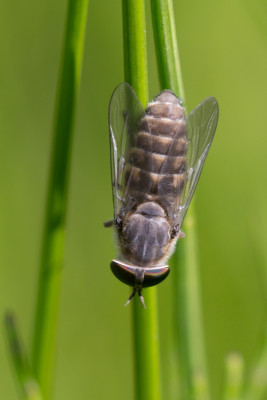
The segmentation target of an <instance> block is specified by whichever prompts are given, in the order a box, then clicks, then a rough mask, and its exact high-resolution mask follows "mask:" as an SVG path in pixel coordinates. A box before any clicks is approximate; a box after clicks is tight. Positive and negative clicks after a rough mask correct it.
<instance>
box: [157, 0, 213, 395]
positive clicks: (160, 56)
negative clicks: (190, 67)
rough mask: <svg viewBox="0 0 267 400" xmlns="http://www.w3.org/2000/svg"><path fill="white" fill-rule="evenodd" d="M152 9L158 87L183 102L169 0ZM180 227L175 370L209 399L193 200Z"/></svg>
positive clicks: (175, 295) (175, 292)
mask: <svg viewBox="0 0 267 400" xmlns="http://www.w3.org/2000/svg"><path fill="white" fill-rule="evenodd" d="M151 12H152V22H153V31H154V38H155V47H156V50H157V60H158V70H159V77H160V85H161V89H162V90H163V89H171V90H172V91H173V92H174V93H176V94H177V95H179V96H180V97H181V98H182V99H183V100H184V103H185V93H184V86H183V79H182V73H181V64H180V58H179V50H178V43H177V39H176V29H175V20H174V11H173V3H172V0H151ZM183 230H185V232H186V238H185V239H183V240H181V242H179V243H178V246H177V248H176V251H175V253H174V256H173V258H172V260H171V266H172V271H171V272H172V273H171V279H172V281H173V303H174V336H173V340H174V341H173V346H172V347H173V349H174V351H176V352H177V355H178V351H179V356H180V369H179V372H178V371H177V373H180V374H181V375H182V380H181V381H183V382H186V384H185V385H184V387H183V388H181V390H182V392H183V397H182V398H186V397H189V398H190V399H191V398H193V399H200V398H201V399H209V382H208V376H207V375H208V374H207V367H206V357H205V346H204V338H203V336H204V334H203V326H202V325H203V322H202V309H201V295H200V285H199V265H198V246H197V235H196V223H195V213H194V206H193V203H192V204H191V206H190V209H189V210H188V213H187V216H186V219H185V221H184V224H183ZM177 344H178V346H179V349H178V348H177ZM200 382H201V384H200ZM189 393H190V394H189ZM177 396H178V394H177Z"/></svg>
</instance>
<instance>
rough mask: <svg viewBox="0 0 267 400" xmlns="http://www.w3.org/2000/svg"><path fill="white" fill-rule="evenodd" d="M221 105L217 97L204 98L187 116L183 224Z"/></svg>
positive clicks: (180, 215)
mask: <svg viewBox="0 0 267 400" xmlns="http://www.w3.org/2000/svg"><path fill="white" fill-rule="evenodd" d="M218 116H219V106H218V102H217V100H216V99H215V97H208V98H207V99H205V100H203V101H202V102H201V103H200V104H199V105H198V106H197V107H196V108H194V110H193V111H191V113H190V114H189V115H188V116H187V117H186V129H187V139H188V144H187V152H186V170H187V180H186V185H185V188H184V190H183V192H182V195H181V198H180V200H179V206H178V221H179V223H180V224H181V223H182V221H183V218H184V216H185V214H186V211H187V209H188V207H189V204H190V202H191V200H192V196H193V194H194V191H195V188H196V185H197V182H198V180H199V177H200V174H201V171H202V168H203V165H204V162H205V159H206V157H207V154H208V151H209V148H210V145H211V143H212V140H213V137H214V134H215V130H216V127H217V123H218Z"/></svg>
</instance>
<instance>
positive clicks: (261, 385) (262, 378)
mask: <svg viewBox="0 0 267 400" xmlns="http://www.w3.org/2000/svg"><path fill="white" fill-rule="evenodd" d="M243 398H244V400H251V399H253V400H264V399H266V398H267V330H266V331H265V336H264V342H263V344H262V348H261V351H260V354H259V356H258V359H257V361H256V365H254V366H253V368H252V370H251V371H250V373H249V376H248V377H247V380H246V388H245V393H244V397H243Z"/></svg>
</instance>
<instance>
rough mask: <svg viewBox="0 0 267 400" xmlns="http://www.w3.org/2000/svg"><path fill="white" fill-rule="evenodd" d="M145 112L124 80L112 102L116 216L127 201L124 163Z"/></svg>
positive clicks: (113, 95) (111, 155) (110, 105)
mask: <svg viewBox="0 0 267 400" xmlns="http://www.w3.org/2000/svg"><path fill="white" fill-rule="evenodd" d="M144 115H145V111H144V108H143V106H142V105H141V103H140V101H139V99H138V98H137V96H136V94H135V93H134V91H133V89H132V88H131V86H130V85H129V84H128V83H126V82H123V83H121V84H120V85H118V86H117V87H116V89H115V90H114V92H113V94H112V96H111V99H110V103H109V134H110V160H111V180H112V191H113V205H114V218H115V217H116V216H117V214H118V212H119V210H120V208H121V206H122V204H123V202H124V191H125V187H124V186H125V184H124V174H123V172H124V167H125V164H126V157H127V154H128V153H129V150H130V148H131V147H133V145H134V143H135V140H136V134H137V130H138V123H139V121H140V120H141V118H142V117H143V116H144Z"/></svg>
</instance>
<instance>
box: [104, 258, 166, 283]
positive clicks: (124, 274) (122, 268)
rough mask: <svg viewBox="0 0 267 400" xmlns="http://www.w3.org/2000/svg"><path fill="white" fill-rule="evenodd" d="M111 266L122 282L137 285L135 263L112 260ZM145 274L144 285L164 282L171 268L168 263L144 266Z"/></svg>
mask: <svg viewBox="0 0 267 400" xmlns="http://www.w3.org/2000/svg"><path fill="white" fill-rule="evenodd" d="M110 268H111V271H112V272H113V274H114V275H115V276H116V278H118V279H119V280H120V281H121V282H123V283H125V284H126V285H129V286H135V272H136V268H138V267H134V266H133V265H129V264H126V263H123V262H121V261H118V260H112V262H111V263H110ZM144 269H145V275H144V281H143V284H142V287H149V286H155V285H157V284H158V283H160V282H162V281H163V280H164V279H165V278H167V276H168V275H169V272H170V269H169V267H168V266H167V265H164V266H163V267H154V268H144Z"/></svg>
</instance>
